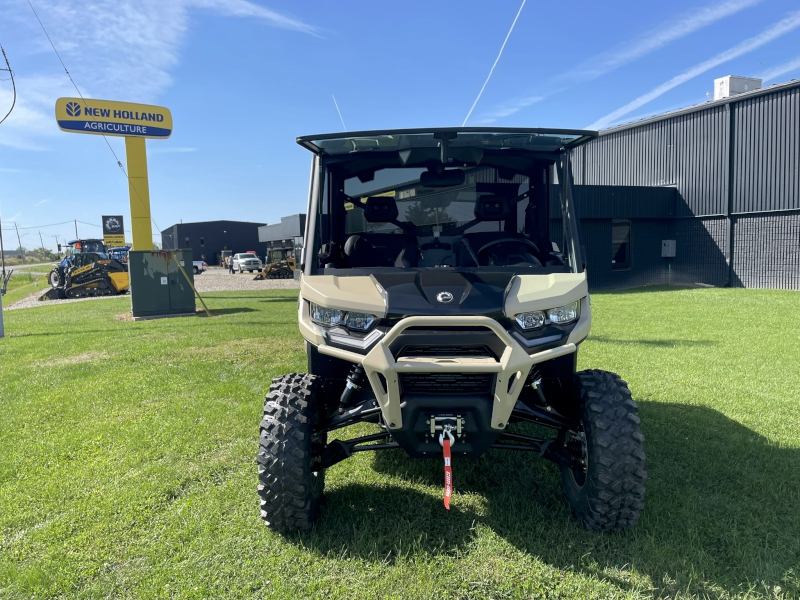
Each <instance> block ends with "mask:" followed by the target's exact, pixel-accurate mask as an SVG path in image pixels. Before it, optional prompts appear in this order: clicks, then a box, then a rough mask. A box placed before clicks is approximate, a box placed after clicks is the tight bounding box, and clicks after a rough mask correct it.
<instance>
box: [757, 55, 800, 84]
mask: <svg viewBox="0 0 800 600" xmlns="http://www.w3.org/2000/svg"><path fill="white" fill-rule="evenodd" d="M797 69H800V56H798V57H797V58H795V59H794V60H791V61H789V62H786V63H783V64H782V65H778V66H777V67H772V68H771V69H769V70H767V71H764V72H763V73H762V74H761V75H760V76H759V77H760V78H761V79H763V80H764V83H766V82H767V81H772V80H773V79H775V78H777V77H780V76H781V75H785V74H786V73H791V72H792V71H795V70H797Z"/></svg>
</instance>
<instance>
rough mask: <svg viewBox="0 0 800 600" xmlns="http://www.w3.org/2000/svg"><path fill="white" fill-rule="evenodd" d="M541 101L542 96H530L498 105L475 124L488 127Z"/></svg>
mask: <svg viewBox="0 0 800 600" xmlns="http://www.w3.org/2000/svg"><path fill="white" fill-rule="evenodd" d="M543 99H544V96H530V97H528V98H520V99H519V100H514V101H512V102H507V103H505V104H500V105H498V106H496V107H495V108H493V109H492V110H491V111H490V112H488V113H485V114H484V115H483V116H482V117H481V118H480V119H479V120H478V121H476V123H477V124H478V125H489V124H490V123H494V122H495V121H497V120H498V119H502V118H504V117H509V116H511V115H513V114H514V113H516V112H518V111H520V110H522V109H523V108H527V107H529V106H532V105H534V104H536V103H537V102H539V101H541V100H543Z"/></svg>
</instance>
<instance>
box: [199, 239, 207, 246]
mask: <svg viewBox="0 0 800 600" xmlns="http://www.w3.org/2000/svg"><path fill="white" fill-rule="evenodd" d="M200 245H201V246H205V245H206V238H200Z"/></svg>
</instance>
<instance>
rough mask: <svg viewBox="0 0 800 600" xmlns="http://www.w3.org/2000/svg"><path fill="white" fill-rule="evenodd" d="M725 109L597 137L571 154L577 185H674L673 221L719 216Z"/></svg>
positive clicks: (723, 197)
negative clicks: (689, 217) (678, 197)
mask: <svg viewBox="0 0 800 600" xmlns="http://www.w3.org/2000/svg"><path fill="white" fill-rule="evenodd" d="M728 123H729V117H728V112H727V108H726V107H725V106H718V107H715V108H710V109H708V110H706V111H703V112H699V113H690V114H685V115H679V116H676V117H673V118H670V119H665V120H664V121H658V122H656V123H649V124H646V125H642V126H641V127H636V128H633V129H625V130H623V131H619V132H616V133H609V134H607V135H602V136H600V137H599V138H597V139H596V140H593V141H591V142H589V143H588V144H586V145H585V146H584V147H583V148H582V149H579V150H578V151H577V152H575V153H574V154H575V155H576V156H575V163H574V165H573V173H574V175H575V182H576V184H583V185H634V186H675V187H676V188H677V190H678V194H679V195H680V198H681V200H682V202H680V203H679V204H678V206H677V207H676V216H690V215H694V216H703V215H720V214H724V213H725V210H726V208H727V202H728V198H727V186H728V129H729V127H728Z"/></svg>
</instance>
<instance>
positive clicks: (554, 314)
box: [514, 302, 578, 331]
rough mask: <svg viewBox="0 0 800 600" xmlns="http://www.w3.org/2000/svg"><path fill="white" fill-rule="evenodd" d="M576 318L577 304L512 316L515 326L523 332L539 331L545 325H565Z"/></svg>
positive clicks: (572, 303)
mask: <svg viewBox="0 0 800 600" xmlns="http://www.w3.org/2000/svg"><path fill="white" fill-rule="evenodd" d="M577 318H578V302H571V303H569V304H565V305H564V306H557V307H556V308H550V309H548V310H531V311H528V312H524V313H519V314H518V315H515V316H514V319H515V320H516V322H517V325H519V326H520V328H521V329H523V330H525V331H531V330H533V329H539V328H540V327H542V326H543V325H545V324H547V323H552V324H553V325H566V324H567V323H572V322H573V321H574V320H575V319H577Z"/></svg>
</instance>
